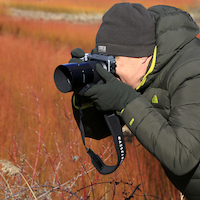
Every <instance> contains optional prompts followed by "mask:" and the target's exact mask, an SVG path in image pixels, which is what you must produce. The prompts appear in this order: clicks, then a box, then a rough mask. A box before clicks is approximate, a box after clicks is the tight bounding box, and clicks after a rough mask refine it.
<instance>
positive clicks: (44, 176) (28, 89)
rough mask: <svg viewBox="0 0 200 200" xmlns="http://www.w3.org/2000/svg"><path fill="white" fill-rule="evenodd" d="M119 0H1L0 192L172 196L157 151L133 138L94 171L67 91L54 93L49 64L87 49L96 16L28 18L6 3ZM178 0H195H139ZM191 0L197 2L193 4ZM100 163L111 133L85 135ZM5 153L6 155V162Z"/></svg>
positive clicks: (96, 6) (34, 5)
mask: <svg viewBox="0 0 200 200" xmlns="http://www.w3.org/2000/svg"><path fill="white" fill-rule="evenodd" d="M116 2H120V1H115V0H111V1H106V0H101V1H95V0H85V1H81V0H76V1H75V0H67V1H65V0H58V1H56V0H42V1H39V0H6V1H3V0H0V44H1V45H0V55H1V58H0V71H1V73H0V106H1V109H0V135H1V138H0V163H1V165H0V166H1V167H2V170H1V171H0V189H1V190H0V199H82V200H86V199H91V200H92V199H94V200H100V199H109V200H110V199H113V200H118V199H138V200H140V199H144V196H146V198H147V199H148V200H150V199H151V200H154V199H158V200H161V199H162V200H171V199H179V198H180V194H179V192H178V191H177V190H176V189H175V188H174V186H173V185H172V184H171V183H170V182H169V180H168V179H167V178H166V177H165V175H164V172H163V170H162V168H161V167H160V165H159V163H158V162H157V161H156V159H155V158H154V157H153V156H151V155H150V154H149V153H148V152H147V151H146V150H145V149H144V148H143V147H142V145H140V144H139V143H138V141H136V139H134V140H133V142H132V143H126V148H127V156H126V159H125V161H124V162H123V164H122V165H121V166H120V167H119V169H118V170H117V171H116V172H114V173H113V174H111V175H107V176H103V175H100V174H99V173H98V172H97V171H96V170H95V169H94V167H93V165H92V163H91V161H90V158H89V156H88V155H87V153H86V150H85V148H84V146H83V144H82V140H81V136H80V132H79V130H78V128H77V125H76V123H75V121H74V118H73V114H72V110H71V95H72V93H67V94H63V93H60V92H59V91H58V90H57V88H56V86H55V84H54V80H53V74H54V70H55V68H56V67H57V66H58V65H59V64H62V63H66V62H68V60H69V59H70V51H71V50H72V49H73V48H76V47H80V48H82V49H83V50H84V51H85V52H90V51H91V49H92V48H94V46H95V35H96V32H97V30H98V27H99V25H100V23H83V24H81V23H70V22H67V21H44V20H31V19H29V20H27V19H25V18H17V17H12V16H10V15H7V14H6V13H8V9H9V8H10V7H15V8H20V9H26V10H27V9H30V10H43V11H51V12H73V13H79V12H84V13H103V12H105V11H106V10H107V9H108V8H109V7H110V6H111V5H112V4H114V3H116ZM132 2H133V1H132ZM140 2H141V3H143V4H144V5H146V6H147V7H148V6H151V5H155V4H158V3H160V4H161V3H162V4H168V5H174V6H178V7H181V8H189V7H192V6H194V1H189V0H188V1H186V0H185V1H184V0H182V1H179V0H177V1H171V0H167V1H164V0H163V1H156V0H154V1H151V2H149V1H145V0H141V1H140ZM195 5H196V4H195ZM86 144H87V146H88V147H91V149H93V150H94V151H95V152H96V153H97V154H98V155H100V156H101V157H102V158H103V160H106V163H107V164H109V165H112V164H114V163H115V162H116V155H115V150H114V145H113V141H112V138H111V137H108V138H106V139H104V140H101V141H95V140H90V139H87V140H86ZM8 161H10V162H8Z"/></svg>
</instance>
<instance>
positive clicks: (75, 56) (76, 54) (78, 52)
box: [69, 48, 85, 63]
mask: <svg viewBox="0 0 200 200" xmlns="http://www.w3.org/2000/svg"><path fill="white" fill-rule="evenodd" d="M71 55H72V58H71V59H70V61H69V63H83V61H82V60H81V59H80V58H82V57H84V56H85V52H84V51H83V50H82V49H80V48H76V49H73V50H72V51H71Z"/></svg>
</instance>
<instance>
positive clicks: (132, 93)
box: [84, 64, 140, 111]
mask: <svg viewBox="0 0 200 200" xmlns="http://www.w3.org/2000/svg"><path fill="white" fill-rule="evenodd" d="M96 70H97V72H98V73H99V75H100V76H101V77H102V79H103V80H104V81H105V84H96V85H94V86H92V87H91V88H90V89H88V90H87V91H86V92H85V93H84V96H86V97H89V98H91V99H92V100H93V101H94V102H95V104H96V107H97V108H98V109H99V110H102V111H108V110H114V111H121V110H122V109H123V108H125V106H126V105H127V104H128V103H130V102H131V101H132V100H134V99H135V98H137V97H138V96H139V95H140V93H138V92H136V90H134V89H133V88H132V87H131V86H129V85H127V84H125V83H123V82H121V81H119V80H118V79H117V78H116V77H115V76H114V75H113V74H111V73H109V72H107V71H106V70H105V69H103V68H102V67H101V66H100V65H98V64H97V66H96Z"/></svg>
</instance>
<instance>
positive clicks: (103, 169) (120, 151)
mask: <svg viewBox="0 0 200 200" xmlns="http://www.w3.org/2000/svg"><path fill="white" fill-rule="evenodd" d="M79 112H80V124H79V128H80V131H81V136H82V140H83V144H84V146H85V148H86V151H87V153H88V154H89V156H90V158H91V161H92V164H93V165H94V167H95V168H96V169H97V170H98V172H99V173H100V174H104V175H105V174H110V173H112V172H114V171H115V170H116V169H117V168H118V167H119V165H120V164H121V163H122V161H123V160H124V158H125V156H126V147H125V141H124V136H123V133H122V127H121V124H120V121H119V118H118V116H117V115H116V114H115V113H109V114H104V118H105V121H106V123H107V125H108V128H109V130H110V132H111V134H112V137H113V140H114V144H115V149H116V152H117V157H118V162H117V164H116V165H113V166H108V165H106V164H105V163H104V162H103V161H102V159H101V158H100V157H99V156H98V155H97V154H95V153H94V152H93V151H92V150H91V149H88V148H87V147H86V145H85V131H84V127H83V123H82V117H83V113H82V109H81V106H80V107H79Z"/></svg>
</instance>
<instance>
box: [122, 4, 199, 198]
mask: <svg viewBox="0 0 200 200" xmlns="http://www.w3.org/2000/svg"><path fill="white" fill-rule="evenodd" d="M148 11H149V13H150V14H151V16H152V18H153V20H154V22H155V24H156V45H157V53H156V55H154V59H156V62H155V64H154V65H153V69H152V66H151V72H150V73H149V74H148V75H147V76H146V77H145V81H143V85H141V86H140V87H139V88H138V91H140V92H141V94H142V95H141V96H140V97H138V98H137V99H135V100H133V101H132V102H131V103H129V104H128V105H127V106H126V107H125V109H124V111H123V113H122V115H121V117H122V119H123V121H124V122H125V123H126V124H127V126H128V127H129V129H130V130H131V131H132V132H133V133H134V134H135V136H136V137H137V139H138V140H139V141H140V142H141V144H142V145H143V146H144V147H145V148H146V149H147V150H148V151H149V152H150V153H151V154H153V155H154V156H155V157H156V158H157V159H158V160H159V161H160V163H161V164H162V166H163V168H164V170H165V172H166V175H167V176H168V177H169V179H170V180H171V182H172V183H173V184H174V185H175V186H176V187H177V188H178V189H179V190H180V191H181V192H182V193H183V194H184V195H185V196H186V197H187V198H188V200H200V88H199V87H200V40H199V39H197V38H196V36H197V34H198V33H199V28H198V26H197V25H196V23H195V22H194V20H193V19H192V18H191V16H190V15H189V14H188V13H186V12H184V11H182V10H180V9H177V8H174V7H169V6H154V7H151V8H149V9H148ZM155 56H156V58H155Z"/></svg>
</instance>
